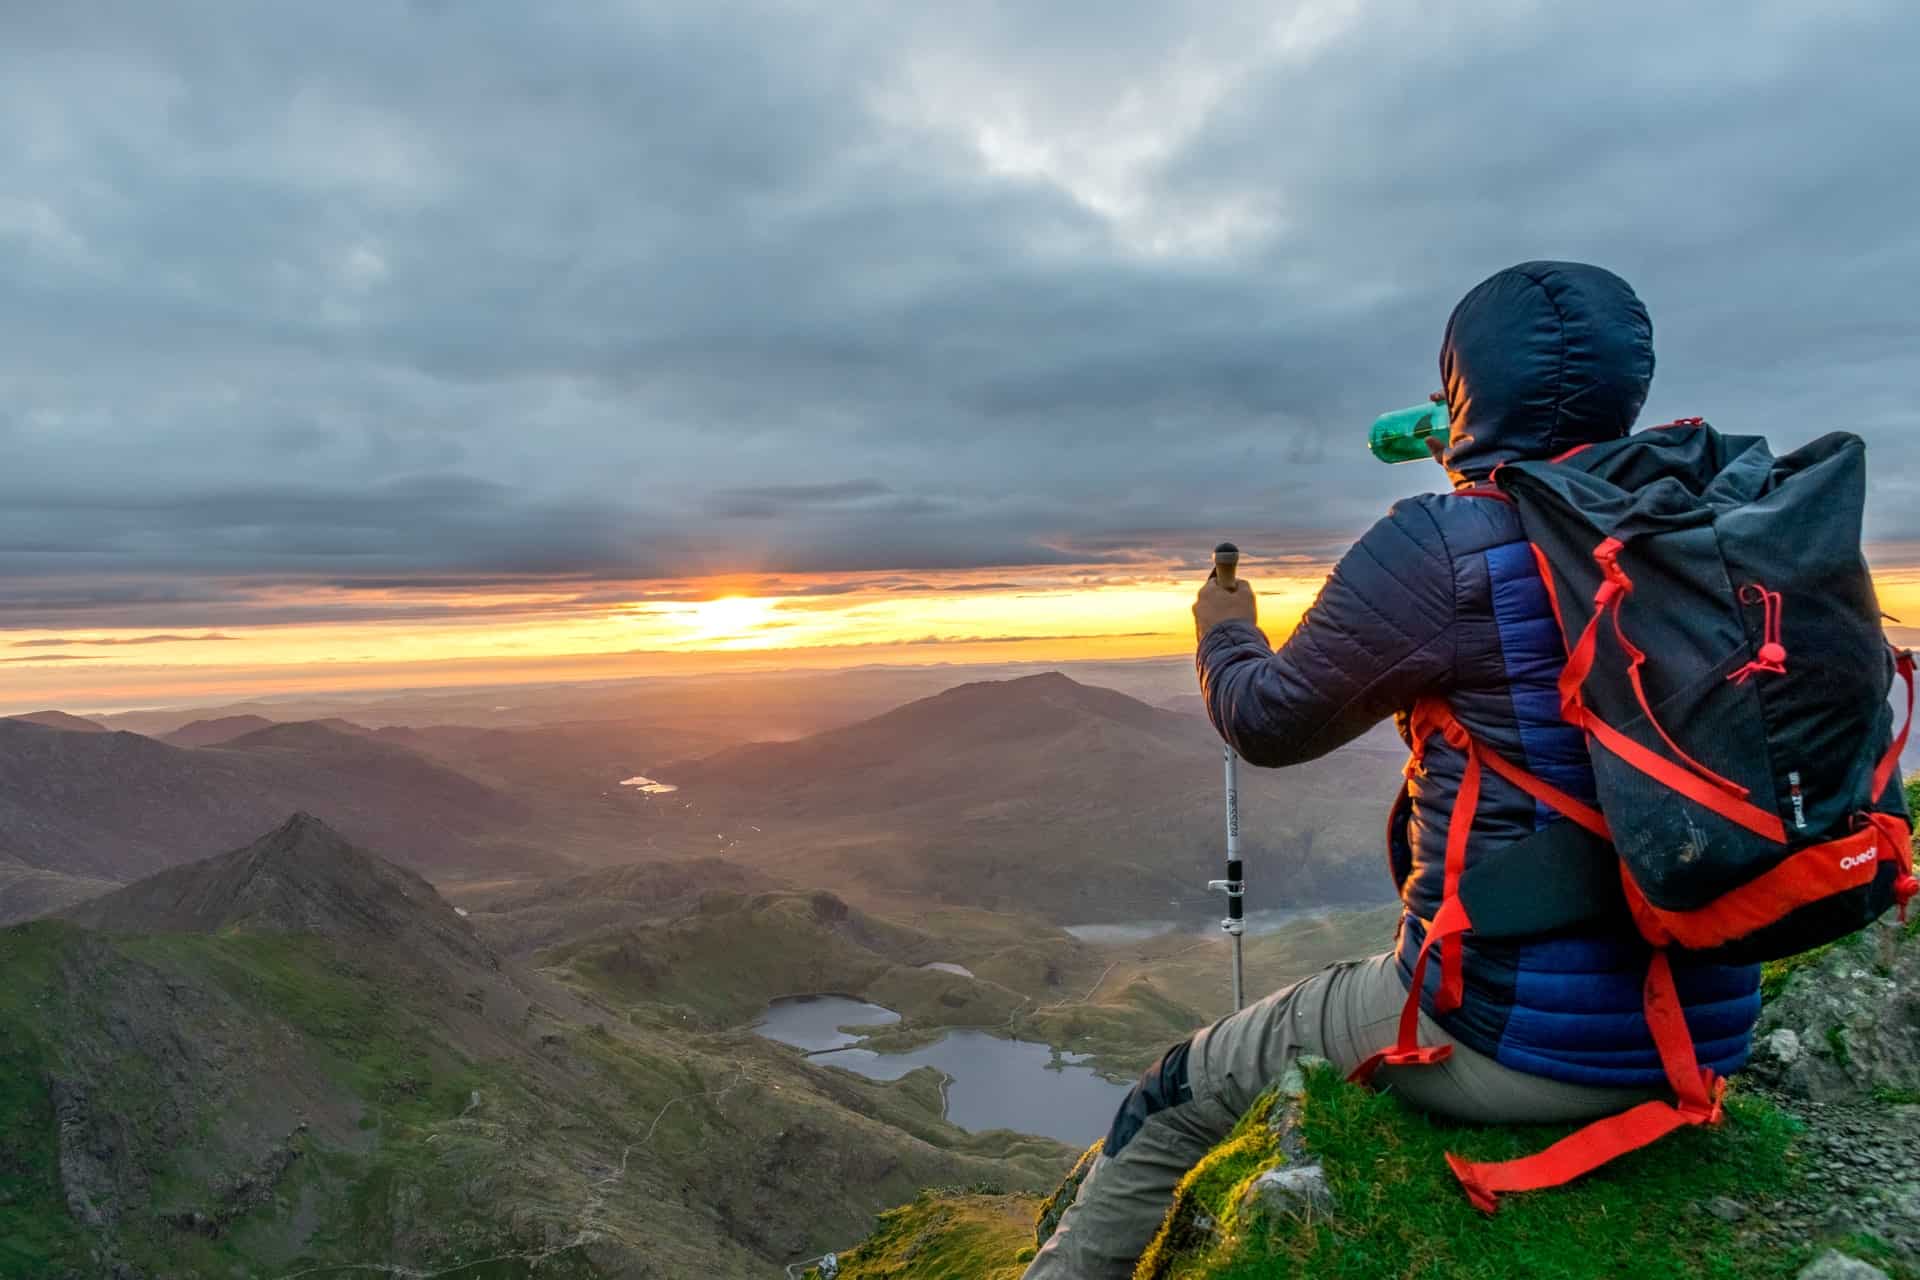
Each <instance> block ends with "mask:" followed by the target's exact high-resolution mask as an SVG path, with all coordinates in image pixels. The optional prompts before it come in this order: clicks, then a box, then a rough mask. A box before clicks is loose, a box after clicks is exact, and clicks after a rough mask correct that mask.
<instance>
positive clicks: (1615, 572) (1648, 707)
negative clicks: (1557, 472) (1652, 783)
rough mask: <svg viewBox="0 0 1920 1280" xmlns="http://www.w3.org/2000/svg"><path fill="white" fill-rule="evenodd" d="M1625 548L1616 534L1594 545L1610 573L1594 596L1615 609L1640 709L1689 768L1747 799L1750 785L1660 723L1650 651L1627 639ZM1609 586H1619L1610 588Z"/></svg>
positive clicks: (1602, 607) (1603, 607)
mask: <svg viewBox="0 0 1920 1280" xmlns="http://www.w3.org/2000/svg"><path fill="white" fill-rule="evenodd" d="M1623 549H1624V548H1623V547H1622V545H1621V543H1620V541H1619V540H1618V539H1616V538H1608V539H1607V540H1606V541H1605V542H1602V543H1601V544H1600V545H1599V546H1598V547H1596V548H1594V552H1593V558H1594V559H1595V560H1596V561H1598V562H1599V564H1600V568H1601V569H1602V570H1603V571H1604V572H1605V573H1606V575H1607V577H1606V582H1604V583H1602V584H1601V587H1600V591H1599V593H1598V594H1597V595H1595V597H1594V604H1595V605H1597V606H1599V611H1600V612H1601V613H1605V612H1606V611H1607V610H1608V608H1609V607H1611V608H1612V610H1613V636H1614V639H1615V640H1616V641H1618V642H1619V645H1620V652H1622V653H1624V654H1626V655H1627V681H1628V683H1630V684H1631V685H1632V686H1633V696H1634V698H1635V699H1637V700H1638V701H1639V703H1640V710H1641V712H1642V713H1643V714H1645V716H1646V717H1647V723H1648V724H1650V725H1652V726H1653V731H1654V732H1655V733H1657V734H1659V735H1660V740H1661V741H1662V742H1664V743H1666V744H1667V750H1669V751H1671V752H1673V754H1674V755H1676V756H1679V757H1680V759H1681V760H1682V761H1684V762H1685V763H1686V765H1687V767H1688V768H1690V769H1692V770H1693V771H1694V772H1695V773H1697V774H1699V775H1700V776H1701V777H1703V778H1705V779H1706V780H1707V781H1708V782H1711V783H1713V784H1714V785H1715V786H1717V787H1720V788H1721V789H1723V790H1725V791H1726V792H1728V793H1729V794H1731V795H1735V796H1738V797H1739V798H1740V799H1742V800H1744V799H1746V798H1747V794H1748V793H1747V788H1745V787H1743V786H1741V785H1740V784H1739V783H1737V782H1734V781H1733V780H1732V779H1730V778H1724V777H1722V776H1720V775H1719V774H1717V773H1715V772H1714V771H1713V770H1711V769H1709V768H1707V766H1705V765H1703V764H1701V763H1700V762H1699V761H1698V760H1695V759H1694V758H1693V757H1692V756H1690V755H1688V754H1687V752H1686V749H1685V748H1683V747H1682V746H1681V745H1680V744H1679V743H1677V742H1675V741H1674V740H1673V735H1672V734H1670V733H1668V732H1667V728H1666V726H1665V725H1663V724H1661V723H1660V717H1659V716H1656V715H1655V714H1654V713H1653V704H1652V703H1651V702H1649V701H1647V689H1646V686H1645V685H1644V684H1642V683H1641V682H1640V668H1641V667H1642V666H1644V665H1646V661H1647V651H1646V650H1645V649H1642V648H1641V647H1640V646H1639V645H1637V644H1635V643H1634V642H1633V641H1631V640H1629V639H1627V629H1626V627H1625V626H1624V625H1623V624H1622V623H1621V620H1620V609H1621V606H1622V605H1624V604H1625V603H1626V600H1627V597H1628V596H1629V595H1631V594H1633V579H1632V578H1629V577H1628V576H1627V571H1626V570H1625V569H1622V568H1621V567H1620V552H1621V551H1622V550H1623ZM1609 586H1613V587H1617V588H1618V589H1617V590H1613V591H1609V590H1608V587H1609Z"/></svg>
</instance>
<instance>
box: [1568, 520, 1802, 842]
mask: <svg viewBox="0 0 1920 1280" xmlns="http://www.w3.org/2000/svg"><path fill="white" fill-rule="evenodd" d="M1620 550H1621V543H1620V542H1619V540H1618V539H1615V538H1608V539H1607V540H1606V541H1605V542H1602V543H1601V544H1600V545H1599V546H1598V547H1596V548H1594V552H1593V558H1594V561H1595V562H1596V563H1598V564H1599V565H1600V567H1601V569H1602V570H1603V571H1604V572H1605V574H1606V579H1605V580H1604V581H1603V582H1602V583H1601V584H1600V589H1599V591H1597V592H1595V593H1594V598H1593V600H1594V606H1595V608H1594V614H1593V617H1592V618H1591V619H1590V620H1589V621H1588V622H1587V626H1586V629H1585V630H1584V631H1582V632H1581V633H1580V639H1579V641H1578V643H1576V644H1575V645H1574V647H1573V650H1572V652H1571V653H1569V654H1568V655H1567V665H1566V669H1565V670H1564V671H1562V672H1561V673H1560V714H1561V716H1562V717H1563V718H1565V719H1566V720H1567V721H1568V722H1570V723H1572V724H1576V725H1578V726H1580V727H1581V728H1582V729H1585V730H1586V731H1587V732H1588V733H1590V734H1592V735H1593V736H1594V737H1595V738H1597V739H1599V741H1600V744H1601V745H1602V746H1604V747H1606V748H1607V750H1609V751H1611V752H1613V754H1614V755H1616V756H1619V757H1620V758H1621V759H1622V760H1624V761H1625V762H1626V763H1628V764H1630V765H1632V766H1633V767H1634V768H1636V769H1638V770H1640V772H1642V773H1644V774H1646V775H1647V776H1648V777H1650V778H1652V779H1653V780H1654V781H1656V782H1658V783H1660V784H1661V785H1663V786H1665V787H1667V788H1668V789H1669V790H1672V791H1677V792H1679V793H1680V794H1681V795H1683V796H1685V797H1686V798H1687V799H1689V800H1691V801H1693V802H1694V803H1695V804H1698V805H1700V806H1702V807H1703V808H1706V809H1711V810H1712V811H1713V812H1715V813H1717V814H1719V815H1720V816H1721V817H1723V818H1725V819H1727V821H1729V822H1732V823H1735V824H1737V825H1739V826H1742V827H1745V828H1746V829H1747V830H1749V831H1752V832H1754V833H1755V834H1756V835H1759V836H1762V837H1765V838H1766V839H1768V840H1772V841H1774V842H1775V843H1777V844H1785V843H1786V840H1787V828H1786V824H1785V823H1783V822H1781V821H1780V815H1779V814H1777V813H1769V812H1767V811H1766V810H1765V809H1762V808H1760V807H1759V806H1758V805H1755V804H1752V803H1751V802H1749V801H1748V800H1747V798H1746V796H1747V791H1746V788H1744V787H1742V786H1740V785H1739V784H1738V783H1735V782H1732V781H1729V780H1728V779H1726V778H1723V777H1721V776H1720V775H1719V774H1717V773H1715V772H1713V771H1712V770H1711V769H1708V768H1707V767H1706V766H1704V765H1702V764H1700V763H1699V762H1698V761H1697V760H1695V759H1694V758H1693V757H1692V756H1690V755H1688V754H1687V753H1686V752H1685V751H1683V750H1681V748H1680V745H1679V744H1678V743H1676V742H1675V741H1674V740H1673V738H1672V736H1671V735H1669V734H1668V733H1667V731H1666V729H1665V727H1663V726H1662V725H1661V724H1660V721H1659V718H1658V717H1657V716H1655V715H1654V714H1653V707H1652V705H1651V703H1650V702H1649V701H1648V699H1647V692H1646V689H1645V687H1644V686H1643V685H1642V684H1641V682H1640V665H1641V664H1642V663H1643V662H1645V661H1646V656H1647V655H1646V654H1645V653H1644V652H1643V651H1642V650H1641V649H1640V648H1638V647H1637V646H1636V645H1634V643H1633V642H1632V641H1631V640H1629V639H1627V634H1626V631H1625V630H1624V629H1623V628H1622V627H1621V625H1620V602H1621V600H1622V599H1623V598H1624V597H1625V596H1626V595H1627V593H1628V592H1630V591H1632V590H1633V580H1632V579H1631V578H1629V577H1628V576H1627V574H1626V571H1625V570H1623V569H1621V568H1620V565H1619V560H1618V557H1619V554H1620ZM1609 610H1611V611H1612V613H1613V628H1614V635H1615V636H1616V637H1617V638H1618V639H1619V642H1620V646H1621V649H1622V651H1623V652H1625V653H1626V654H1627V656H1628V660H1629V661H1628V666H1627V676H1628V679H1629V680H1630V682H1631V683H1632V685H1633V693H1634V697H1635V698H1636V699H1638V701H1639V703H1640V707H1641V709H1642V710H1643V711H1644V712H1645V713H1646V717H1647V720H1648V722H1649V723H1650V724H1652V725H1653V727H1654V729H1655V730H1656V731H1657V732H1658V733H1659V735H1660V738H1661V740H1662V741H1663V742H1665V743H1666V744H1667V746H1668V747H1670V748H1672V749H1673V752H1674V754H1675V755H1677V756H1679V757H1680V758H1681V759H1682V760H1684V761H1686V762H1687V764H1689V765H1691V766H1692V768H1691V769H1686V768H1682V767H1681V766H1680V765H1677V764H1675V763H1674V762H1673V761H1671V760H1668V759H1666V758H1665V757H1663V756H1660V755H1658V754H1656V753H1655V752H1653V751H1650V750H1648V749H1647V748H1645V747H1643V746H1641V745H1640V744H1639V743H1637V742H1635V741H1634V740H1633V739H1631V738H1629V737H1627V736H1626V735H1625V734H1623V733H1621V732H1620V731H1619V730H1618V729H1615V728H1614V727H1613V726H1612V725H1610V724H1608V723H1607V722H1606V721H1604V720H1602V719H1601V718H1600V717H1599V716H1597V715H1595V714H1594V713H1593V712H1592V711H1591V710H1589V709H1588V708H1587V705H1586V700H1585V699H1584V698H1583V697H1582V695H1581V688H1582V686H1584V685H1585V684H1586V682H1587V677H1588V676H1589V675H1591V674H1592V673H1593V664H1594V657H1595V654H1596V653H1597V652H1598V646H1599V635H1600V620H1601V618H1603V617H1604V616H1606V614H1607V613H1608V611H1609Z"/></svg>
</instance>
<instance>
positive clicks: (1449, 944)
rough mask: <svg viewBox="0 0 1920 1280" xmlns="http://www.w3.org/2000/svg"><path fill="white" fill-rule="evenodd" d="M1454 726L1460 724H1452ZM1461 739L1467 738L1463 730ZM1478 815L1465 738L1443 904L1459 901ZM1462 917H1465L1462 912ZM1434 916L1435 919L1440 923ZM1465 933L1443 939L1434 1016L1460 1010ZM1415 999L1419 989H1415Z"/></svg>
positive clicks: (1470, 747) (1476, 774)
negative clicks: (1464, 768) (1464, 765)
mask: <svg viewBox="0 0 1920 1280" xmlns="http://www.w3.org/2000/svg"><path fill="white" fill-rule="evenodd" d="M1454 724H1455V725H1458V724H1459V721H1457V720H1456V721H1454ZM1460 735H1461V736H1462V737H1466V730H1465V728H1464V727H1462V728H1461V729H1460ZM1479 812H1480V752H1479V749H1478V748H1477V747H1476V746H1475V745H1474V741H1473V739H1472V738H1467V771H1466V772H1465V773H1464V774H1462V775H1461V777H1460V795H1459V798H1458V799H1456V800H1455V801H1454V803H1453V815H1452V817H1451V818H1449V819H1448V821H1447V865H1446V871H1445V881H1444V886H1443V888H1442V889H1441V894H1442V902H1443V904H1444V903H1447V902H1458V901H1459V900H1460V876H1461V874H1462V873H1463V872H1465V871H1466V869H1467V838H1468V837H1469V836H1471V835H1472V834H1473V819H1474V816H1475V815H1476V814H1478V813H1479ZM1461 914H1462V916H1464V915H1465V914H1466V913H1465V912H1464V911H1462V912H1461ZM1439 918H1440V917H1439V914H1438V913H1437V912H1436V913H1435V915H1434V919H1435V920H1436V921H1438V920H1439ZM1463 932H1465V930H1464V929H1457V930H1453V931H1452V932H1449V933H1447V934H1446V935H1445V937H1444V938H1443V939H1442V942H1441V947H1440V990H1439V991H1438V992H1436V993H1435V994H1434V997H1433V1011H1434V1012H1435V1013H1452V1012H1453V1011H1454V1010H1455V1009H1458V1008H1459V1007H1460V1002H1461V1001H1462V1000H1463V999H1465V998H1466V981H1465V978H1464V977H1463V976H1462V973H1461V970H1462V969H1463V968H1464V967H1465V965H1464V961H1465V955H1464V951H1465V947H1466V943H1465V941H1464V940H1463V939H1462V938H1461V936H1460V935H1461V933H1463ZM1415 993H1416V995H1417V994H1418V988H1416V989H1415Z"/></svg>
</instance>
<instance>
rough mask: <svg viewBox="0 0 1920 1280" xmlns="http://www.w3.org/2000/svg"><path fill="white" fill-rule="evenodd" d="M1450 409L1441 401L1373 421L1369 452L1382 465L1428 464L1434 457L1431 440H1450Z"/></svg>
mask: <svg viewBox="0 0 1920 1280" xmlns="http://www.w3.org/2000/svg"><path fill="white" fill-rule="evenodd" d="M1447 431H1448V422H1447V406H1446V404H1445V403H1444V402H1442V401H1439V400H1427V401H1424V402H1422V403H1420V404H1416V405H1414V406H1413V407H1412V408H1410V409H1395V410H1394V411H1393V412H1392V413H1383V414H1381V415H1380V416H1379V417H1377V418H1375V419H1374V420H1373V429H1372V430H1371V431H1369V432H1367V448H1369V449H1371V450H1373V456H1374V457H1376V458H1378V459H1380V461H1382V462H1425V461H1426V460H1427V459H1429V458H1431V457H1432V456H1433V454H1432V452H1431V451H1429V450H1428V448H1427V439H1428V438H1429V437H1431V436H1438V437H1439V438H1440V439H1441V440H1445V439H1446V438H1447Z"/></svg>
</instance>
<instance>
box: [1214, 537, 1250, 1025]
mask: <svg viewBox="0 0 1920 1280" xmlns="http://www.w3.org/2000/svg"><path fill="white" fill-rule="evenodd" d="M1239 572H1240V548H1238V547H1236V546H1234V545H1233V544H1232V543H1231V542H1223V543H1221V544H1220V545H1219V546H1217V547H1215V548H1214V549H1213V576H1214V579H1215V580H1216V581H1217V582H1219V584H1220V585H1221V586H1223V587H1225V588H1226V589H1227V590H1228V591H1233V590H1236V589H1237V587H1238V584H1237V583H1236V581H1235V579H1236V578H1237V577H1238V576H1239ZM1225 756H1226V762H1227V765H1226V791H1227V878H1226V879H1225V880H1209V881H1207V889H1208V890H1209V891H1214V890H1218V891H1219V892H1221V893H1224V894H1226V895H1227V918H1226V919H1224V920H1222V921H1221V922H1220V927H1221V928H1222V929H1224V930H1225V931H1226V933H1227V936H1228V937H1229V938H1231V939H1233V1007H1234V1009H1235V1010H1236V1011H1238V1010H1239V1009H1241V1008H1243V1007H1244V1006H1245V1004H1246V998H1245V993H1244V990H1243V988H1244V986H1245V981H1244V971H1243V969H1242V967H1241V957H1240V938H1241V935H1242V934H1244V933H1245V932H1246V916H1245V898H1246V890H1247V885H1246V881H1245V880H1244V879H1243V878H1242V867H1241V865H1240V758H1239V757H1238V756H1236V755H1234V754H1233V748H1232V747H1227V748H1225Z"/></svg>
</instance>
